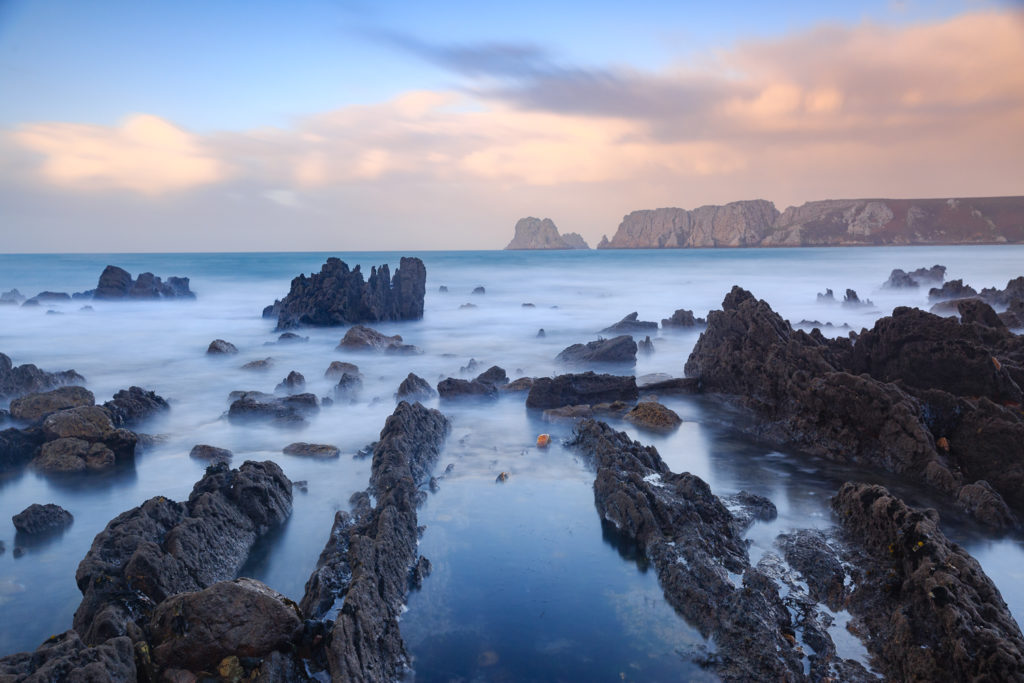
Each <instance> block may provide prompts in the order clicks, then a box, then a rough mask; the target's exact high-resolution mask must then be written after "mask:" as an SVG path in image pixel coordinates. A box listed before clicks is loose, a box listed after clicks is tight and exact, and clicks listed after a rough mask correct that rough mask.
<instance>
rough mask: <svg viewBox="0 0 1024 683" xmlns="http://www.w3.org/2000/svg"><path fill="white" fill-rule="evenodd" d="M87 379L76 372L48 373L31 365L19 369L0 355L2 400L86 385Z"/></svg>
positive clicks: (0, 395)
mask: <svg viewBox="0 0 1024 683" xmlns="http://www.w3.org/2000/svg"><path fill="white" fill-rule="evenodd" d="M84 383H85V378H84V377H82V376H81V375H79V374H78V373H77V372H75V371H74V370H64V371H63V372H46V371H44V370H40V369H39V368H37V367H36V366H35V365H32V364H31V363H26V364H24V365H19V366H17V367H15V366H14V364H13V363H12V362H11V359H10V358H9V357H8V356H6V355H4V354H2V353H0V399H2V398H15V397H18V396H24V395H25V394H32V393H36V392H40V391H46V390H48V389H53V388H54V387H59V386H64V385H66V384H84Z"/></svg>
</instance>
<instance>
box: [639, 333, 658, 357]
mask: <svg viewBox="0 0 1024 683" xmlns="http://www.w3.org/2000/svg"><path fill="white" fill-rule="evenodd" d="M636 348H637V351H639V352H640V353H643V354H645V355H648V356H649V355H651V354H652V353H654V342H653V341H651V335H647V336H646V337H644V340H643V341H641V342H637V344H636Z"/></svg>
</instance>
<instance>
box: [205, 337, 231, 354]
mask: <svg viewBox="0 0 1024 683" xmlns="http://www.w3.org/2000/svg"><path fill="white" fill-rule="evenodd" d="M206 353H207V355H226V354H235V353H238V347H237V346H235V345H234V344H232V343H231V342H229V341H224V340H223V339H214V340H213V341H212V342H210V345H209V346H208V347H207V349H206Z"/></svg>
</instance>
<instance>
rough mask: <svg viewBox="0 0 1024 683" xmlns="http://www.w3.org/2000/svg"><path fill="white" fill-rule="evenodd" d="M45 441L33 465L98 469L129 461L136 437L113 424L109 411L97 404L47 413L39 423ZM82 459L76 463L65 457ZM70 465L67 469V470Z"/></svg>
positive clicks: (56, 469)
mask: <svg viewBox="0 0 1024 683" xmlns="http://www.w3.org/2000/svg"><path fill="white" fill-rule="evenodd" d="M42 432H43V436H44V438H45V439H46V441H47V442H56V443H47V444H44V445H43V447H42V448H41V449H40V457H39V458H38V459H37V462H35V466H36V467H37V468H38V469H40V470H41V471H80V470H81V469H93V470H101V469H107V468H109V467H112V466H113V465H114V464H116V463H126V462H131V461H132V460H133V458H134V457H135V444H136V442H137V441H138V437H136V436H135V434H134V433H132V432H130V431H128V430H127V429H121V428H117V427H115V426H114V423H113V421H112V420H111V419H110V413H108V412H107V411H106V410H105V409H103V408H101V407H100V406H81V407H78V408H70V409H67V410H61V411H58V412H56V413H51V414H50V415H48V416H47V417H46V418H45V419H44V420H43V423H42ZM72 457H77V458H80V459H82V460H83V462H82V463H80V465H76V464H75V463H74V462H73V461H71V460H69V458H72ZM69 468H70V469H69Z"/></svg>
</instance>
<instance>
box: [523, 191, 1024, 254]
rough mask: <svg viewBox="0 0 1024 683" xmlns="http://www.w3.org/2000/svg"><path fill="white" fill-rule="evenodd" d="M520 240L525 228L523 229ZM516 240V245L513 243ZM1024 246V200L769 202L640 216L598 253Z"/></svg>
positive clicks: (621, 227)
mask: <svg viewBox="0 0 1024 683" xmlns="http://www.w3.org/2000/svg"><path fill="white" fill-rule="evenodd" d="M517 236H518V226H517ZM513 241H514V240H513ZM1022 242H1024V197H980V198H967V199H827V200H822V201H815V202H807V203H806V204H803V205H802V206H798V207H792V206H791V207H789V208H787V209H786V210H785V211H783V212H782V213H779V211H778V210H777V209H776V208H775V205H774V204H773V203H771V202H769V201H765V200H763V199H755V200H749V201H739V202H732V203H730V204H726V205H724V206H702V207H700V208H697V209H693V210H692V211H687V210H685V209H675V208H667V209H653V210H644V211H634V212H633V213H631V214H629V215H628V216H626V217H624V218H623V219H622V223H620V224H619V229H618V231H616V233H615V235H614V236H613V237H612V239H611V240H609V239H608V238H607V237H603V238H602V239H601V242H600V244H598V245H597V248H598V249H686V248H694V247H824V246H828V247H842V246H885V245H924V244H1006V243H1022Z"/></svg>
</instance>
